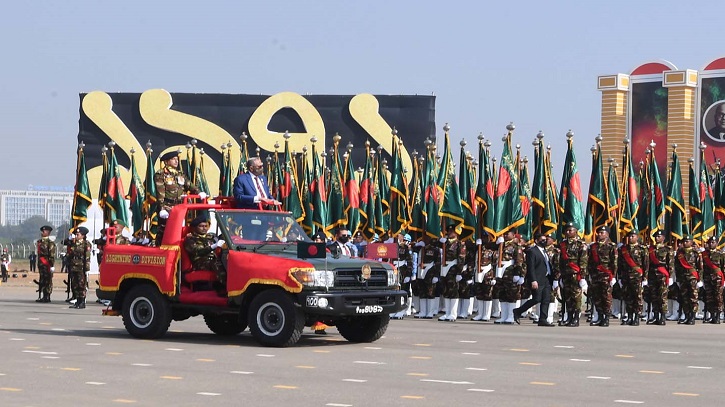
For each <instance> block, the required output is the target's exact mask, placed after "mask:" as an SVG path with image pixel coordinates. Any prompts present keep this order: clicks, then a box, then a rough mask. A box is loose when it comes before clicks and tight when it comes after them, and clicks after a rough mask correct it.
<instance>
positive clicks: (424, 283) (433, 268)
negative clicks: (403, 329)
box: [418, 236, 441, 319]
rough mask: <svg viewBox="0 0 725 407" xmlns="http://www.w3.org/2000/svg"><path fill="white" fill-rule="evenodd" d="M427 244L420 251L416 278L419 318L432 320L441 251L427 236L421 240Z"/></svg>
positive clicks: (436, 298)
mask: <svg viewBox="0 0 725 407" xmlns="http://www.w3.org/2000/svg"><path fill="white" fill-rule="evenodd" d="M423 240H424V241H426V242H427V244H426V245H425V246H423V249H422V250H421V256H422V259H421V266H420V271H419V276H418V287H419V290H420V312H419V314H420V317H421V318H423V319H432V318H433V316H434V314H435V312H436V310H437V308H438V307H437V305H436V304H437V302H438V297H436V284H437V283H438V277H439V276H440V267H441V249H440V246H439V243H438V241H437V240H433V239H431V238H430V237H429V236H425V237H424V238H423Z"/></svg>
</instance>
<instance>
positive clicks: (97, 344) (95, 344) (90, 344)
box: [86, 342, 101, 346]
mask: <svg viewBox="0 0 725 407" xmlns="http://www.w3.org/2000/svg"><path fill="white" fill-rule="evenodd" d="M86 346H101V344H100V343H98V342H88V343H87V344H86Z"/></svg>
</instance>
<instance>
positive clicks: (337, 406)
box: [325, 403, 352, 407]
mask: <svg viewBox="0 0 725 407" xmlns="http://www.w3.org/2000/svg"><path fill="white" fill-rule="evenodd" d="M325 405H326V406H330V407H352V404H338V403H327V404H325Z"/></svg>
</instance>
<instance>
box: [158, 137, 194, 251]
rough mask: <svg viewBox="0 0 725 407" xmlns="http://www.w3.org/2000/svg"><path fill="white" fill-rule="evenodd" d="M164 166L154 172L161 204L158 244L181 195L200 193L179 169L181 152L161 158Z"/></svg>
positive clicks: (180, 199)
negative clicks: (167, 220) (170, 213)
mask: <svg viewBox="0 0 725 407" xmlns="http://www.w3.org/2000/svg"><path fill="white" fill-rule="evenodd" d="M159 159H160V160H161V161H163V163H164V167H163V168H161V169H160V170H158V171H156V173H155V174H154V184H156V202H157V204H158V206H159V230H158V233H157V235H156V244H157V245H160V244H161V239H162V237H163V232H164V229H165V227H166V219H167V218H168V217H169V212H170V211H171V209H172V208H173V207H174V206H176V205H178V204H180V203H181V201H182V198H181V196H182V195H184V194H186V193H187V192H190V193H194V194H195V193H198V192H199V190H198V189H197V188H196V187H195V186H194V185H192V184H191V182H190V181H189V179H188V178H186V175H184V173H183V172H181V170H179V152H178V151H170V152H168V153H166V154H164V155H162V156H161V157H160V158H159Z"/></svg>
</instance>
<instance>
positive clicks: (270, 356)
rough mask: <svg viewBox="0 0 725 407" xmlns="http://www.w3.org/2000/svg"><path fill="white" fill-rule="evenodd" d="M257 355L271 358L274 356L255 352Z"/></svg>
mask: <svg viewBox="0 0 725 407" xmlns="http://www.w3.org/2000/svg"><path fill="white" fill-rule="evenodd" d="M257 356H259V357H260V358H273V357H274V355H268V354H265V353H257Z"/></svg>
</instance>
